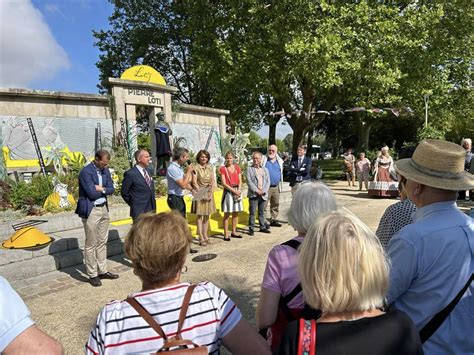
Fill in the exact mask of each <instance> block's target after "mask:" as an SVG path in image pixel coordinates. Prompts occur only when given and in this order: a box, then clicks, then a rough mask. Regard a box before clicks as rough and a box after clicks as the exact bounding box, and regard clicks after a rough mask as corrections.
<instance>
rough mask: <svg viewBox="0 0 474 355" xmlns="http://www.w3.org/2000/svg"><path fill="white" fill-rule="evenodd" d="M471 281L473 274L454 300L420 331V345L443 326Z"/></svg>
mask: <svg viewBox="0 0 474 355" xmlns="http://www.w3.org/2000/svg"><path fill="white" fill-rule="evenodd" d="M472 280H474V274H471V277H470V278H469V280H467V282H466V284H465V285H464V287H463V288H462V290H461V291H459V293H458V294H457V295H456V297H454V299H453V300H452V301H451V302H450V303H449V304H448V305H447V306H446V307H444V308H443V309H442V310H441V311H439V312H438V313H437V314H436V315H435V316H434V317H433V318H431V320H430V321H429V322H428V323H427V324H426V325H425V326H424V327H423V329H421V330H420V339H421V343H424V342H426V341H427V340H428V339H429V338H430V337H431V336H432V335H433V334H434V333H435V332H436V331H437V330H438V328H439V327H440V326H441V324H443V322H444V321H445V320H446V318H448V316H449V314H450V313H451V311H452V310H453V309H454V307H456V305H457V304H458V302H459V301H460V300H461V297H462V296H463V295H464V293H465V292H466V290H467V288H468V287H469V285H470V284H471V282H472Z"/></svg>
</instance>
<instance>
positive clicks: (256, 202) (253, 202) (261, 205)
mask: <svg viewBox="0 0 474 355" xmlns="http://www.w3.org/2000/svg"><path fill="white" fill-rule="evenodd" d="M266 203H267V201H265V200H264V199H263V197H262V196H259V197H252V198H249V207H250V211H249V230H253V229H254V227H255V211H256V210H257V208H258V223H259V224H260V229H265V228H267V227H266V226H265V205H266Z"/></svg>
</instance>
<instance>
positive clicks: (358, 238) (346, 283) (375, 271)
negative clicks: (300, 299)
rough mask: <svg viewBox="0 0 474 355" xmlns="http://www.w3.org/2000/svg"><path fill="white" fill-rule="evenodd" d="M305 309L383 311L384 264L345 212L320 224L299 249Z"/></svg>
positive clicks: (371, 239) (365, 231)
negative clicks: (307, 307)
mask: <svg viewBox="0 0 474 355" xmlns="http://www.w3.org/2000/svg"><path fill="white" fill-rule="evenodd" d="M299 251H300V254H299V257H298V270H299V273H300V278H301V285H302V287H303V294H304V297H305V301H306V303H308V304H309V305H310V306H311V307H313V308H314V309H320V310H321V311H322V312H323V314H326V313H334V312H344V311H348V312H356V311H369V310H372V309H375V308H378V307H381V306H382V305H383V300H384V297H385V295H386V293H387V289H388V271H389V268H388V263H387V261H386V258H385V255H384V251H383V248H382V246H381V244H380V242H379V240H378V239H377V237H376V236H375V234H374V233H372V232H371V231H370V230H369V228H368V227H367V226H366V225H365V224H364V223H362V222H361V221H360V220H359V219H358V218H356V217H355V216H353V215H351V214H349V213H347V212H332V213H328V214H326V215H323V216H322V217H321V218H319V219H318V220H317V221H315V223H313V225H312V226H311V228H310V229H309V230H308V233H307V234H306V236H305V238H304V241H303V243H302V245H301V247H300V248H299Z"/></svg>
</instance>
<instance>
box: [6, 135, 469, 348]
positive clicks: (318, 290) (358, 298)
mask: <svg viewBox="0 0 474 355" xmlns="http://www.w3.org/2000/svg"><path fill="white" fill-rule="evenodd" d="M298 151H300V149H298ZM384 151H385V153H384ZM276 153H277V152H276V147H274V149H273V147H272V149H269V154H268V156H267V157H265V159H263V156H262V154H261V153H259V152H255V153H253V155H252V164H251V166H250V167H249V168H248V169H247V184H248V189H249V191H248V197H249V200H250V201H249V206H250V220H249V226H250V229H249V233H250V232H252V233H253V232H254V228H255V221H254V219H255V215H256V213H258V219H259V231H260V232H262V233H268V232H269V227H270V225H273V226H277V224H279V222H278V219H277V218H278V201H279V193H278V192H279V191H280V184H281V181H282V175H281V165H282V164H281V162H280V161H278V159H277V157H276ZM300 153H301V154H300ZM349 155H352V152H348V154H346V156H347V157H349ZM109 158H110V156H109V155H108V154H106V153H104V152H103V151H99V152H98V153H97V154H96V159H95V161H94V163H93V164H91V165H93V167H90V168H87V170H86V168H84V169H83V172H81V176H80V180H81V182H82V185H81V194H82V195H81V197H82V199H83V200H84V199H85V200H86V201H83V202H81V207H80V208H79V205H78V214H79V215H80V216H81V217H82V218H83V222H84V228H85V232H86V245H89V246H91V247H92V251H93V252H90V254H89V256H88V255H87V254H86V270H87V273H88V275H89V277H90V283H91V285H93V286H97V285H96V284H97V283H100V280H101V279H103V278H116V276H117V275H113V274H111V273H109V272H108V271H107V269H106V265H105V263H104V261H105V259H103V251H102V248H103V246H102V235H103V232H104V227H102V226H103V225H104V224H105V223H106V222H105V220H107V221H108V209H107V196H108V195H109V194H111V193H113V186H112V187H110V184H109V180H110V176H109V174H107V169H106V166H107V163H108V159H109ZM135 158H136V161H137V166H135V167H134V168H133V169H136V170H134V171H133V169H131V170H132V171H129V172H127V174H126V177H127V179H130V181H128V183H127V184H126V188H125V190H123V191H122V195H123V196H124V199H125V198H127V199H126V201H127V202H128V203H129V204H131V216H132V218H133V220H134V223H133V225H132V227H131V229H130V231H129V233H128V235H127V237H126V240H125V251H126V254H127V256H128V258H129V259H130V260H131V262H132V265H133V269H134V273H135V274H136V275H137V276H138V277H139V278H140V280H141V282H142V287H141V289H140V290H138V291H137V292H135V293H132V294H131V295H130V296H129V297H128V298H126V299H125V300H123V301H114V302H110V303H108V304H106V305H105V306H104V307H103V309H102V310H101V311H100V313H99V314H98V316H97V320H96V324H95V325H94V327H93V328H92V331H91V333H90V336H89V339H88V340H87V344H86V347H85V351H86V353H88V354H104V353H151V352H157V351H164V350H169V349H176V348H180V349H181V351H190V350H191V349H192V350H193V351H194V352H195V353H219V348H220V346H222V345H223V346H224V347H226V348H227V349H228V350H229V351H230V352H231V353H233V354H270V353H274V354H295V355H296V354H314V353H316V351H317V352H318V354H360V353H363V354H366V353H371V354H422V353H426V354H472V353H473V352H474V338H473V337H472V336H470V335H471V333H472V329H473V326H474V322H473V320H474V289H473V285H472V280H473V273H474V220H473V219H472V218H471V217H469V216H467V215H466V214H464V213H462V212H461V211H460V210H459V209H458V208H457V205H456V199H457V198H458V193H459V191H466V190H467V191H469V190H473V189H474V175H472V174H470V173H469V172H468V171H466V170H465V168H466V166H465V161H466V150H465V149H463V148H461V146H459V145H456V144H454V143H450V142H446V141H441V140H423V141H421V142H420V144H419V145H418V146H417V148H416V149H415V150H414V152H413V154H412V156H411V157H405V158H403V159H399V160H397V161H396V162H395V164H394V162H393V159H392V158H391V157H390V155H388V152H387V151H386V150H384V149H382V153H381V156H380V157H379V158H377V161H376V162H375V164H374V165H376V169H377V170H376V175H377V176H378V177H377V181H376V183H379V184H378V185H377V188H374V189H375V190H377V191H385V192H387V191H391V190H390V188H389V189H387V188H386V187H387V185H384V184H382V183H389V182H388V180H387V179H393V175H392V172H391V169H392V168H394V169H395V171H396V174H397V177H396V180H397V181H398V182H399V184H397V193H398V190H400V193H401V194H402V196H406V198H404V199H403V200H402V201H400V202H399V203H398V204H395V205H393V206H397V207H393V209H391V210H390V211H389V210H387V211H386V213H385V214H384V216H383V217H382V220H381V222H380V225H379V228H378V230H377V235H376V234H374V233H373V232H371V231H370V230H369V228H368V227H367V226H365V225H364V224H363V222H361V221H360V220H359V219H358V218H357V217H356V216H354V215H353V214H352V213H350V212H349V211H348V210H345V209H344V208H342V209H341V208H338V206H337V204H336V199H335V196H334V194H333V193H332V191H331V189H330V188H329V187H328V186H326V185H325V184H324V183H322V182H315V181H308V180H309V178H306V177H307V175H306V174H307V170H308V169H309V168H310V164H311V161H308V160H307V159H306V158H304V149H303V148H302V147H301V152H298V155H297V156H295V158H294V159H292V161H291V166H290V173H291V174H292V180H290V181H291V182H290V185H291V186H292V192H293V198H292V201H291V206H290V210H289V213H288V222H289V224H290V225H291V226H292V227H293V228H294V230H295V236H294V238H292V239H290V240H288V241H285V242H283V243H282V244H280V245H276V246H274V247H273V248H272V249H271V251H270V252H269V255H268V259H267V263H266V267H265V271H264V274H263V280H262V284H261V292H260V298H259V301H258V306H257V310H256V321H257V327H258V330H259V332H258V331H257V330H256V329H254V328H252V327H251V326H250V324H249V323H248V321H247V320H245V319H244V318H243V317H242V314H241V312H240V310H239V307H238V305H237V304H236V303H234V302H233V300H232V299H231V298H230V297H229V296H228V295H227V294H226V293H225V291H224V290H222V289H220V288H219V287H218V286H216V285H214V284H212V283H211V282H208V281H202V282H199V283H197V284H190V283H188V282H183V281H182V280H181V270H182V268H183V266H184V262H185V260H186V256H187V254H188V252H189V250H190V248H191V239H192V237H191V234H190V230H189V228H188V226H187V222H186V220H185V218H184V217H185V216H186V210H185V207H184V200H183V191H184V189H188V190H190V191H192V192H193V194H194V196H195V197H196V199H195V202H194V203H193V207H192V208H193V211H194V212H195V213H196V214H197V215H198V216H199V217H198V218H199V222H198V224H199V227H198V231H199V241H200V243H201V244H207V243H209V238H208V237H209V236H208V234H207V231H205V230H204V229H205V228H206V226H207V225H206V224H207V223H208V217H209V214H210V213H212V211H213V208H212V206H214V203H213V201H212V193H211V192H212V190H213V189H214V188H215V186H216V181H215V178H214V177H213V172H212V167H210V165H209V155H208V153H207V152H206V151H201V152H199V153H198V155H197V157H196V159H197V163H196V164H193V165H189V166H188V167H187V170H186V172H185V171H184V170H183V166H184V165H185V164H186V165H187V164H188V163H187V160H188V159H189V152H188V151H187V150H186V149H183V148H181V149H180V150H176V151H175V154H174V156H173V163H172V164H171V165H170V168H169V170H168V191H169V195H168V204H169V207H170V209H171V210H172V211H171V212H165V213H160V214H155V213H154V210H151V207H152V206H150V205H149V204H148V202H147V203H146V204H143V206H144V207H142V205H140V207H136V206H132V205H133V201H134V200H135V199H137V198H138V199H139V200H141V199H142V198H141V197H137V196H139V195H142V196H145V191H144V189H145V188H148V189H150V188H151V186H152V182H150V181H149V179H147V173H146V172H144V171H143V170H146V169H140V168H143V167H144V166H146V164H147V163H148V161H149V156H147V154H145V152H143V151H139V152H137V154H136V155H135ZM225 158H226V162H225V165H224V166H223V167H221V168H220V169H219V172H220V178H221V182H222V185H223V186H224V193H223V197H222V201H221V208H222V211H223V212H224V218H226V219H227V222H226V224H225V238H226V239H225V240H231V239H232V238H239V235H238V234H237V231H236V228H235V226H236V225H237V218H238V212H239V211H241V210H242V178H241V169H240V167H239V166H238V165H237V164H236V163H235V162H234V156H233V154H232V153H231V152H228V153H226V155H225ZM345 161H348V162H351V163H352V164H353V165H354V166H353V167H352V172H355V171H356V165H359V167H358V168H357V169H358V170H357V171H358V173H357V174H359V173H360V174H363V173H364V172H367V169H370V165H371V164H370V162H368V161H367V159H365V157H364V156H363V155H359V159H358V160H356V159H354V157H352V158H350V157H349V158H347V159H345ZM358 163H360V164H358ZM271 164H273V165H271ZM277 168H278V169H280V171H278V169H277ZM347 170H348V171H349V170H350V168H347ZM138 174H140V175H138ZM137 177H138V178H139V179H137ZM140 179H141V180H140ZM390 181H392V180H390ZM348 183H349V184H353V185H354V181H353V179H352V176H351V179H348ZM135 184H141V186H139V187H137V186H134V185H135ZM361 187H362V186H361ZM122 189H124V188H123V187H122ZM271 189H273V191H271ZM369 189H370V187H369ZM140 191H141V192H140ZM377 193H379V192H377ZM147 195H148V191H147ZM270 195H272V197H270ZM405 201H409V202H410V204H408V203H406V202H405ZM267 202H268V204H269V205H270V211H271V215H270V219H269V222H268V221H267V219H266V218H265V215H264V210H265V205H266V204H267ZM391 207H392V206H391ZM140 208H141V209H142V210H143V212H142V213H141V214H140V215H139V216H137V215H135V213H136V211H137V210H139V209H140ZM231 216H232V228H231V233H230V236H229V234H228V232H229V230H228V229H229V226H228V218H229V217H231ZM408 216H409V217H410V218H405V217H408ZM89 218H93V220H91V221H88V219H89ZM106 230H107V228H105V231H106ZM251 235H252V234H251ZM87 238H89V239H90V240H89V241H87ZM1 281H2V280H1V279H0V286H2V291H3V289H6V290H8V292H10V294H12V298H15V293H14V291H12V290H9V286H8V284H6V285H5V282H3V284H2V283H1ZM96 281H98V282H96ZM16 298H18V297H17V296H16ZM17 303H18V304H20V305H21V304H22V301H21V299H20V300H18V302H17ZM19 308H20V311H19V312H18V314H20V315H21V317H20V318H19V319H20V320H23V322H22V323H21V324H22V327H16V326H15V327H12V329H14V330H9V331H8V335H9V336H8V338H4V337H0V339H1V341H0V351H2V352H3V351H5V353H7V350H9V349H8V347H9V346H12V344H14V345H15V346H21V344H22V342H30V343H34V339H35V338H34V337H38V339H39V340H38V342H36V343H35V346H44V349H45V350H46V349H47V350H48V351H47V352H48V353H52V354H54V353H61V351H62V348H61V346H60V345H59V344H58V343H57V342H56V341H54V340H53V339H51V338H50V337H49V336H47V335H46V334H44V333H42V332H41V331H40V330H39V329H36V328H32V331H34V332H35V334H34V335H32V336H31V337H29V338H28V339H24V338H23V336H22V334H24V333H25V329H30V327H33V326H34V325H33V322H32V321H31V319H30V318H29V314H28V310H27V308H26V307H25V306H24V304H23V305H22V306H21V307H19ZM12 322H16V320H14V321H12ZM15 324H16V323H15ZM259 333H260V334H259ZM33 336H34V337H33ZM21 338H23V340H22V341H20V340H21ZM9 342H10V344H9ZM15 343H16V344H15ZM18 343H20V345H19V344H18ZM38 344H39V345H38ZM43 344H44V345H43ZM23 349H25V351H26V352H28V351H29V352H31V351H34V350H32V349H34V348H30V347H28V346H27V345H25V347H24V348H23ZM49 350H50V351H49Z"/></svg>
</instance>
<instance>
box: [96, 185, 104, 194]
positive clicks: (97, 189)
mask: <svg viewBox="0 0 474 355" xmlns="http://www.w3.org/2000/svg"><path fill="white" fill-rule="evenodd" d="M95 191H97V192H104V188H103V187H102V186H101V185H95Z"/></svg>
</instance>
